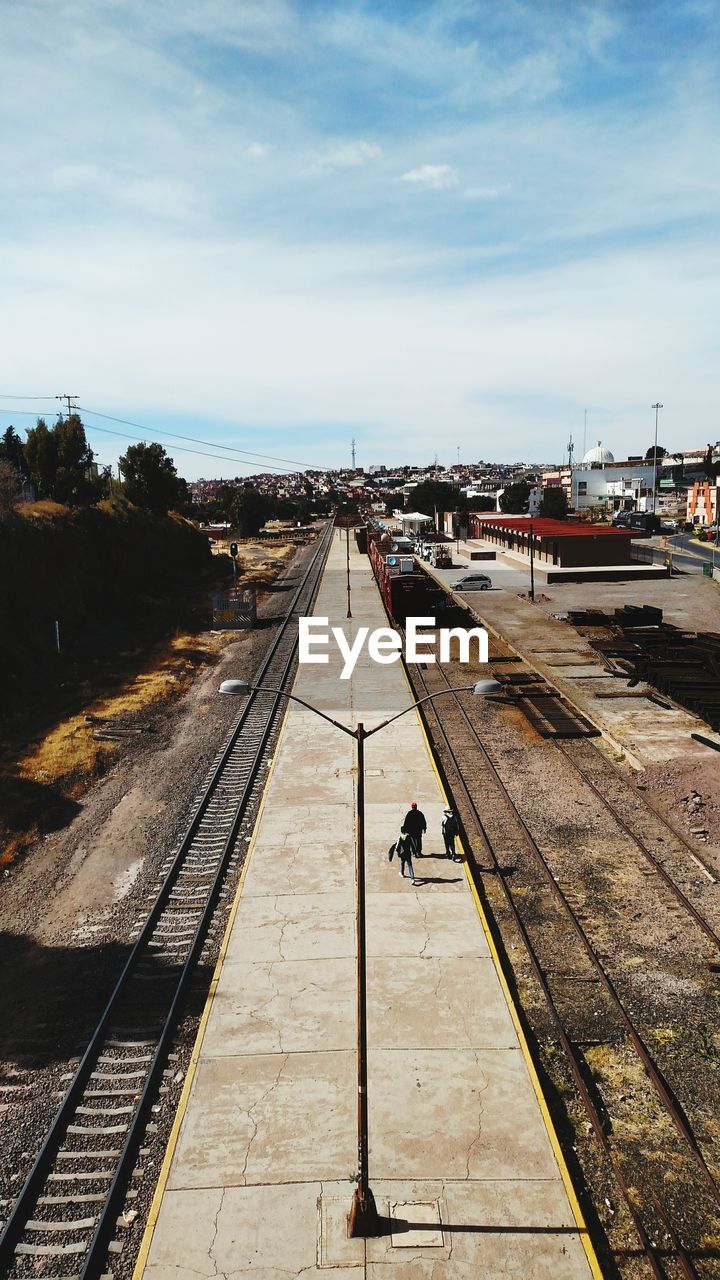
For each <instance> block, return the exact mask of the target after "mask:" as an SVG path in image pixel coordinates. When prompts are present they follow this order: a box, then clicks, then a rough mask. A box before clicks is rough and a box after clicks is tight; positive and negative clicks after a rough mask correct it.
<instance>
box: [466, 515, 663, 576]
mask: <svg viewBox="0 0 720 1280" xmlns="http://www.w3.org/2000/svg"><path fill="white" fill-rule="evenodd" d="M468 536H469V538H471V539H482V542H483V543H484V544H485V545H486V546H491V547H495V548H496V549H497V550H498V551H500V552H502V553H503V554H504V555H506V556H508V557H510V558H511V559H517V560H520V561H523V562H524V563H525V564H528V562H529V561H530V557H531V551H532V559H533V564H534V568H535V571H536V572H537V573H538V574H539V575H540V576H541V577H542V578H543V580H544V581H547V582H553V581H555V582H557V581H580V580H582V579H596V580H603V579H610V578H627V577H633V578H635V577H658V576H660V575H665V574H666V572H667V571H666V569H665V567H664V566H661V565H655V566H654V565H646V564H642V565H641V564H637V563H635V562H634V561H633V559H632V556H631V546H632V539H633V538H634V537H639V536H642V535H641V534H640V533H639V532H638V530H634V529H617V528H614V527H613V526H612V525H596V524H576V523H572V522H570V521H567V520H551V519H546V518H544V517H542V516H540V517H537V518H532V519H531V518H530V517H529V516H503V515H501V516H497V515H493V513H492V512H485V511H480V512H471V513H470V514H469V517H468Z"/></svg>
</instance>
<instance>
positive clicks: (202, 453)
mask: <svg viewBox="0 0 720 1280" xmlns="http://www.w3.org/2000/svg"><path fill="white" fill-rule="evenodd" d="M84 426H85V430H86V431H101V432H102V433H103V435H106V436H120V437H121V439H123V440H139V441H140V442H141V443H142V444H144V443H145V442H146V440H147V438H148V437H147V436H131V435H129V434H128V433H127V431H113V430H111V429H110V428H109V427H98V426H96V425H95V423H94V422H86V423H84ZM157 443H161V442H160V441H157ZM171 448H172V449H174V450H175V452H177V451H179V452H180V453H195V454H197V456H198V457H199V458H216V459H217V460H218V462H232V463H234V464H235V466H237V467H252V466H253V465H254V464H253V463H252V462H248V460H247V459H246V458H228V457H223V455H222V454H221V453H208V452H207V450H205V449H188V447H187V445H182V444H174V445H171ZM265 470H267V471H279V472H280V473H281V474H282V475H293V474H294V472H291V471H288V469H287V467H274V466H271V465H270V464H269V463H265Z"/></svg>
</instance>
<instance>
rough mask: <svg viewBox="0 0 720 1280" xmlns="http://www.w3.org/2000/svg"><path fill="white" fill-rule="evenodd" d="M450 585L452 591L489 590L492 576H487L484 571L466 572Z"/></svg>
mask: <svg viewBox="0 0 720 1280" xmlns="http://www.w3.org/2000/svg"><path fill="white" fill-rule="evenodd" d="M451 586H452V589H453V591H489V590H490V588H491V586H492V578H488V576H487V574H486V573H466V574H465V575H464V576H463V577H462V578H458V580H457V582H453V583H452V584H451Z"/></svg>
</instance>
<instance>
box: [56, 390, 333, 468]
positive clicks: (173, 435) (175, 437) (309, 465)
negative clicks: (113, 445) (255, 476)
mask: <svg viewBox="0 0 720 1280" xmlns="http://www.w3.org/2000/svg"><path fill="white" fill-rule="evenodd" d="M77 409H78V410H79V411H80V412H82V413H90V414H92V415H93V417H95V418H104V419H106V421H108V422H119V423H121V424H122V425H123V426H124V427H137V428H138V430H139V431H146V430H147V428H146V427H145V426H143V424H142V422H130V421H129V420H128V419H127V418H114V417H113V416H112V415H111V414H109V413H100V411H99V409H88V408H87V406H86V405H77ZM163 435H165V436H170V437H171V438H172V439H173V440H189V441H190V442H191V443H192V444H209V445H210V447H211V448H212V449H224V450H226V451H227V452H228V453H243V454H245V455H246V457H249V458H261V459H265V460H266V461H269V462H289V463H290V465H291V466H295V467H303V468H305V469H307V470H315V471H322V470H323V468H322V467H318V466H317V464H316V463H314V462H298V460H297V458H279V457H277V455H275V454H272V453H253V452H252V450H251V449H240V448H238V447H237V446H235V445H229V444H217V442H216V441H215V440H203V439H201V438H198V437H197V436H184V435H180V434H179V433H178V432H177V431H163Z"/></svg>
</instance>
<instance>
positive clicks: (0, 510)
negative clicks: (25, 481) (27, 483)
mask: <svg viewBox="0 0 720 1280" xmlns="http://www.w3.org/2000/svg"><path fill="white" fill-rule="evenodd" d="M21 497H22V477H21V475H20V472H19V471H18V470H17V468H16V467H13V466H12V464H11V463H9V462H6V461H5V460H4V458H0V521H2V520H8V519H9V518H10V516H11V515H12V513H13V511H14V510H15V505H16V503H17V502H18V501H19V500H20V498H21Z"/></svg>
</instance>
